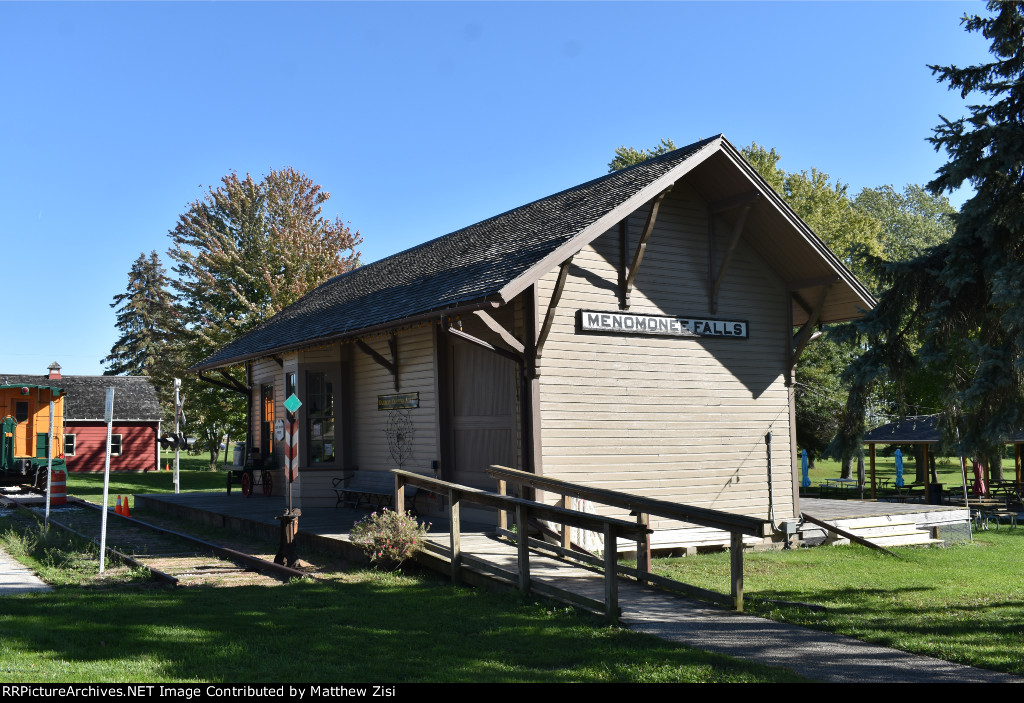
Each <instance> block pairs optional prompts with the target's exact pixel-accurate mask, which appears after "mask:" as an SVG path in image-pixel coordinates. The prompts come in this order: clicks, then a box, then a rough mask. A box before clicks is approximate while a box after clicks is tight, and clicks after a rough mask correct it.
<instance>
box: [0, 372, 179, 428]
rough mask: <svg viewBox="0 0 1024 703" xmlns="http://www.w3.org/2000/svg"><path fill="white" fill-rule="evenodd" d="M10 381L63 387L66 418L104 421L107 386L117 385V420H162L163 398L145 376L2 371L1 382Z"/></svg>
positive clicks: (115, 405) (115, 402)
mask: <svg viewBox="0 0 1024 703" xmlns="http://www.w3.org/2000/svg"><path fill="white" fill-rule="evenodd" d="M4 379H7V382H9V383H11V384H19V383H32V384H40V385H48V386H57V387H58V388H63V389H64V419H65V420H102V419H103V410H104V407H103V406H104V404H105V403H106V398H107V388H110V387H113V388H114V419H115V420H147V421H156V420H159V419H161V417H162V416H163V413H162V412H161V410H160V400H159V399H158V398H157V395H156V389H155V388H154V387H153V383H152V382H151V381H150V379H149V378H148V377H146V376H62V377H61V378H60V379H56V380H50V379H48V378H47V377H46V376H26V375H18V374H7V375H3V374H0V381H3V380H4Z"/></svg>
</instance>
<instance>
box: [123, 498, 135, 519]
mask: <svg viewBox="0 0 1024 703" xmlns="http://www.w3.org/2000/svg"><path fill="white" fill-rule="evenodd" d="M121 514H122V515H124V516H125V517H131V516H132V514H131V512H130V511H129V510H128V496H125V497H124V503H122V505H121Z"/></svg>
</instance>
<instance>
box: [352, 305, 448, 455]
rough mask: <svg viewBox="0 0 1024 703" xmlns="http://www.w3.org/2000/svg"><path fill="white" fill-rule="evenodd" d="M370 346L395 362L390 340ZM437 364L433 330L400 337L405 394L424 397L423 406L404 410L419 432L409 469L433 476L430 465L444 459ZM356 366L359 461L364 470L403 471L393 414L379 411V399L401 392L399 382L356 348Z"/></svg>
mask: <svg viewBox="0 0 1024 703" xmlns="http://www.w3.org/2000/svg"><path fill="white" fill-rule="evenodd" d="M367 343H368V344H369V345H370V346H371V347H373V348H374V349H375V350H376V351H377V352H378V353H380V354H381V355H382V356H384V357H385V358H390V352H389V350H388V346H387V341H386V340H385V339H384V338H383V337H382V338H380V339H377V340H372V339H371V340H368V341H367ZM349 346H350V347H352V345H349ZM434 360H435V355H434V331H433V329H432V327H431V326H430V325H424V326H422V327H417V328H414V329H412V330H409V331H406V332H405V333H403V334H400V335H399V336H398V373H399V382H400V388H401V392H402V393H417V392H418V393H419V394H420V407H419V408H413V409H409V410H405V411H403V412H407V413H408V415H409V418H410V420H411V421H412V423H413V432H414V435H413V449H412V456H411V457H410V458H409V459H408V461H407V462H406V464H405V466H404V467H403V468H405V469H406V470H408V471H416V472H420V473H424V474H427V473H429V474H431V475H433V474H432V472H431V468H430V463H431V462H432V461H434V460H437V459H438V458H439V451H438V442H437V418H436V412H437V394H436V379H435V369H434ZM352 362H353V386H354V393H353V398H352V412H353V417H352V421H353V425H352V436H353V442H354V444H355V446H354V447H353V450H354V453H353V457H354V462H355V464H356V466H358V467H359V469H360V470H361V471H362V470H367V471H389V470H391V469H394V468H398V467H397V465H396V464H395V461H394V460H393V459H392V457H391V453H390V451H389V450H388V442H387V436H386V429H387V421H388V412H387V411H386V410H377V396H378V395H391V394H393V393H394V392H395V384H394V379H393V377H392V376H391V374H390V373H388V371H387V370H386V369H384V368H383V367H381V366H380V365H378V364H377V363H376V362H375V361H374V360H373V359H372V358H370V356H369V355H367V354H365V353H363V352H362V351H360V350H359V349H356V348H355V347H352Z"/></svg>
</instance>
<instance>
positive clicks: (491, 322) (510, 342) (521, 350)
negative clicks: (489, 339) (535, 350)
mask: <svg viewBox="0 0 1024 703" xmlns="http://www.w3.org/2000/svg"><path fill="white" fill-rule="evenodd" d="M473 314H474V315H476V316H477V317H478V318H479V319H480V321H481V322H483V323H484V325H486V326H487V329H489V330H490V331H491V332H494V334H496V335H498V336H499V337H501V341H502V342H504V343H505V345H506V346H509V347H511V348H512V350H513V351H515V352H516V353H518V354H524V355H525V354H526V345H525V344H523V343H522V342H520V341H519V340H518V339H516V338H515V336H514V335H513V334H512V333H511V332H509V331H508V330H507V329H505V328H504V327H502V326H501V323H500V322H498V321H497V320H495V319H494V318H493V317H491V316H490V314H488V313H487V312H486V311H485V310H474V311H473Z"/></svg>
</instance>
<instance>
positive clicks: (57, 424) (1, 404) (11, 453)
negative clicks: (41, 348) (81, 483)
mask: <svg viewBox="0 0 1024 703" xmlns="http://www.w3.org/2000/svg"><path fill="white" fill-rule="evenodd" d="M51 401H52V402H53V438H54V439H53V441H54V447H53V465H54V468H55V469H57V468H60V469H63V468H64V444H63V438H64V389H63V388H61V387H59V386H57V385H51V384H40V383H8V382H7V380H6V379H4V378H0V416H2V417H3V420H2V421H0V475H2V476H3V477H4V478H6V479H8V482H9V481H10V480H11V479H12V478H13V479H15V480H18V481H25V480H26V479H28V481H30V482H34V481H35V479H36V476H37V475H39V476H42V477H44V478H45V476H46V469H45V467H46V465H47V462H48V461H49V451H50V445H49V438H50V402H51ZM40 468H42V470H40Z"/></svg>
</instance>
